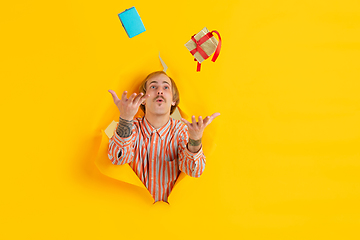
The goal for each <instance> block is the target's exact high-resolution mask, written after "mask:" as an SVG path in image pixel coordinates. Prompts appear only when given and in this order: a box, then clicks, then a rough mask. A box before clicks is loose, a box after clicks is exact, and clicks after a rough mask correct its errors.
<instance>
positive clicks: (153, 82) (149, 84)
mask: <svg viewBox="0 0 360 240" xmlns="http://www.w3.org/2000/svg"><path fill="white" fill-rule="evenodd" d="M152 83H158V82H156V81H152V82H150V83H149V85H150V84H152ZM163 83H167V84H168V85H169V86H170V83H168V82H167V81H163Z"/></svg>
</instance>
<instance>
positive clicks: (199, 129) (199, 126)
mask: <svg viewBox="0 0 360 240" xmlns="http://www.w3.org/2000/svg"><path fill="white" fill-rule="evenodd" d="M219 115H220V113H214V114H213V115H211V116H207V117H206V118H205V119H204V120H203V119H202V117H201V116H199V118H198V120H199V121H198V122H196V119H195V116H192V118H191V119H192V123H190V122H188V121H187V120H185V119H184V118H181V120H182V121H183V122H184V123H185V124H186V126H188V129H189V138H190V141H191V140H195V141H199V140H200V139H201V138H202V135H203V133H204V130H205V128H206V126H207V125H209V124H210V123H211V122H212V121H213V120H214V119H215V118H216V117H217V116H219Z"/></svg>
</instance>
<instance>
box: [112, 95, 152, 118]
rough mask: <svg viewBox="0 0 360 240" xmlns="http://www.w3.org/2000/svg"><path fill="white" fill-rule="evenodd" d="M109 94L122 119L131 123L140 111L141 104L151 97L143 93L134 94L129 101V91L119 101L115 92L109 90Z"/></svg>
mask: <svg viewBox="0 0 360 240" xmlns="http://www.w3.org/2000/svg"><path fill="white" fill-rule="evenodd" d="M109 93H111V95H112V97H113V100H114V103H115V105H116V106H117V108H118V109H119V111H120V117H121V118H122V119H125V120H129V121H131V120H133V118H134V116H135V114H136V113H137V111H138V110H139V106H140V104H142V103H143V102H145V101H146V99H147V98H148V97H150V95H144V94H143V93H140V94H136V93H133V94H131V96H130V97H129V99H127V97H126V95H127V91H124V92H123V94H122V96H121V99H119V98H118V96H117V95H116V93H115V92H114V91H113V90H109Z"/></svg>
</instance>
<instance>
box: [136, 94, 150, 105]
mask: <svg viewBox="0 0 360 240" xmlns="http://www.w3.org/2000/svg"><path fill="white" fill-rule="evenodd" d="M149 97H150V95H148V94H147V95H144V93H140V94H139V95H138V96H137V97H136V98H135V99H134V103H135V104H137V105H140V104H142V103H143V102H145V101H146V99H148V98H149Z"/></svg>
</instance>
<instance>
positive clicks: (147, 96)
mask: <svg viewBox="0 0 360 240" xmlns="http://www.w3.org/2000/svg"><path fill="white" fill-rule="evenodd" d="M149 97H150V95H148V94H147V95H145V96H143V97H142V98H141V99H140V104H141V103H143V102H145V101H146V99H148V98H149Z"/></svg>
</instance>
